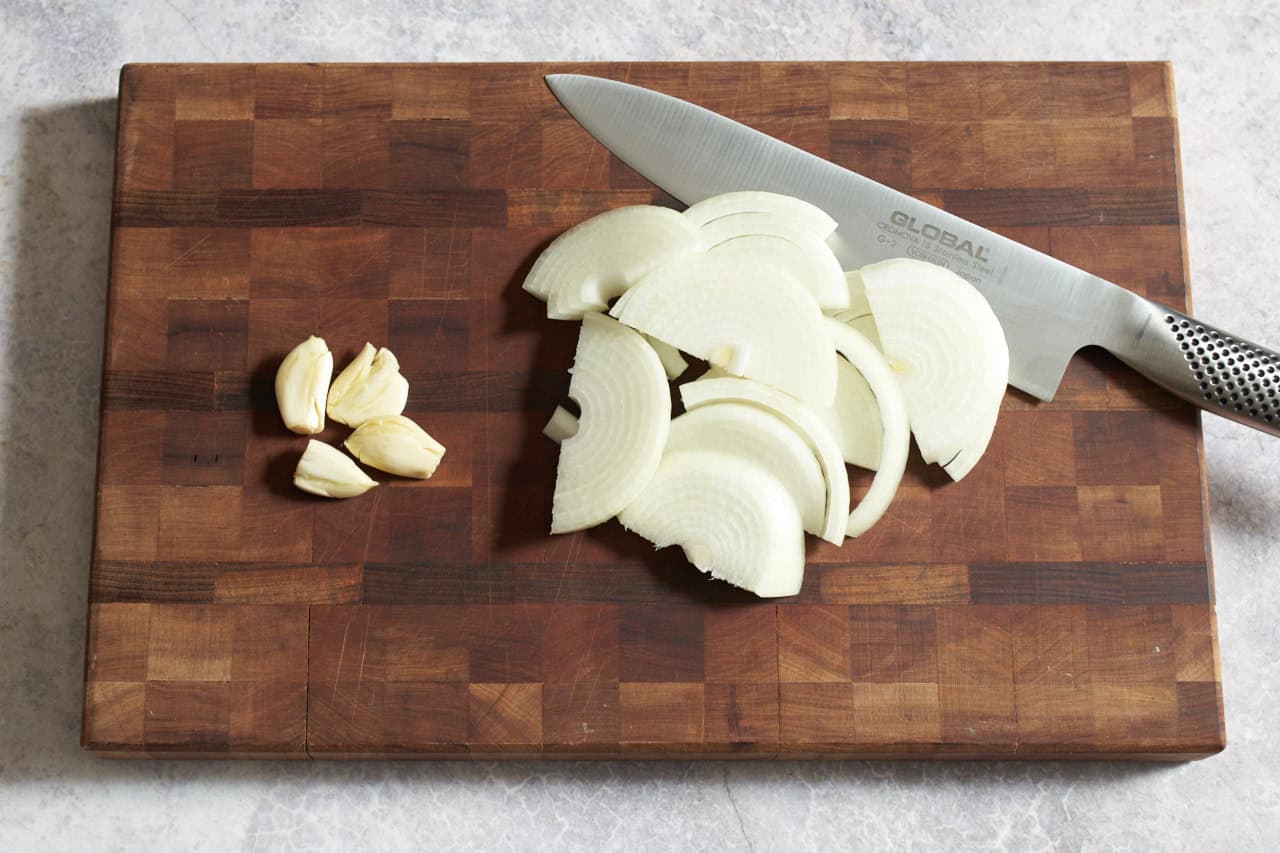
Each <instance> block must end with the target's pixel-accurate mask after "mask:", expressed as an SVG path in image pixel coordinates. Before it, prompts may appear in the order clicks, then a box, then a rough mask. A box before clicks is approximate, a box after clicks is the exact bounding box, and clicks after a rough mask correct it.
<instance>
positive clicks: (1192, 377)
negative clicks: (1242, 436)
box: [1117, 300, 1280, 436]
mask: <svg viewBox="0 0 1280 853" xmlns="http://www.w3.org/2000/svg"><path fill="white" fill-rule="evenodd" d="M1144 301H1147V300H1144ZM1148 305H1149V306H1150V308H1151V312H1150V314H1149V320H1148V322H1147V324H1146V328H1145V331H1144V333H1143V334H1142V335H1141V336H1140V337H1139V340H1138V342H1137V344H1136V345H1134V346H1131V347H1127V348H1126V351H1125V352H1123V353H1117V355H1118V356H1119V357H1120V359H1121V360H1122V361H1124V362H1125V363H1126V364H1128V365H1129V366H1130V367H1132V368H1134V369H1135V370H1137V371H1138V372H1139V373H1141V374H1143V375H1144V376H1146V377H1147V378H1148V379H1150V380H1152V381H1153V382H1156V383H1158V384H1159V385H1162V386H1164V387H1165V388H1166V389H1168V390H1169V391H1172V392H1173V393H1175V394H1177V395H1178V396H1179V397H1182V398H1184V399H1186V400H1189V401H1190V402H1192V403H1195V404H1196V405H1198V406H1200V407H1201V408H1202V409H1205V410H1206V411H1209V412H1214V413H1215V414H1219V415H1222V416H1224V417H1227V418H1230V419H1231V420H1233V421H1239V422H1240V423H1242V424H1247V425H1248V426H1251V427H1254V428H1255V429H1260V430H1262V431H1263V432H1265V433H1269V434H1271V435H1275V436H1280V354H1277V353H1276V352H1273V351H1272V350H1269V349H1267V348H1265V347H1261V346H1258V345H1257V344H1253V343H1249V342H1248V341H1245V340H1241V339H1240V338H1238V337H1236V336H1234V335H1229V334H1227V333H1226V332H1224V331H1222V330H1221V329H1215V328H1214V327H1213V326H1210V325H1209V324H1208V323H1204V322H1201V321H1199V320H1194V319H1192V318H1190V317H1188V316H1186V315H1185V314H1182V313H1180V312H1178V311H1175V310H1173V309H1172V308H1169V307H1167V306H1164V305H1160V304H1158V303H1155V302H1149V301H1148Z"/></svg>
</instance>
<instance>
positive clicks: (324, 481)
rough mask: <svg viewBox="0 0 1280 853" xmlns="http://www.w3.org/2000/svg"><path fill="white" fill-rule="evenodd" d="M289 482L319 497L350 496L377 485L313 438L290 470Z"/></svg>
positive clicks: (336, 451) (333, 449) (339, 453)
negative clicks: (291, 474)
mask: <svg viewBox="0 0 1280 853" xmlns="http://www.w3.org/2000/svg"><path fill="white" fill-rule="evenodd" d="M293 484H294V485H295V486H297V487H298V488H299V489H302V491H304V492H310V493H311V494H313V495H320V496H321V497H326V498H354V497H355V496H356V495H363V494H364V493H365V492H367V491H369V490H370V489H372V488H373V487H374V486H376V485H378V481H377V480H375V479H373V478H372V477H370V476H369V475H368V474H366V473H365V472H363V471H361V470H360V466H359V465H357V464H356V463H355V460H353V459H352V458H351V457H350V456H348V455H346V454H345V453H343V452H342V451H341V450H339V449H338V448H336V447H334V446H333V445H331V444H325V443H324V442H323V441H316V440H315V439H314V438H313V439H311V440H310V441H308V442H307V449H306V450H304V451H303V452H302V458H301V459H299V460H298V467H297V468H296V469H294V472H293Z"/></svg>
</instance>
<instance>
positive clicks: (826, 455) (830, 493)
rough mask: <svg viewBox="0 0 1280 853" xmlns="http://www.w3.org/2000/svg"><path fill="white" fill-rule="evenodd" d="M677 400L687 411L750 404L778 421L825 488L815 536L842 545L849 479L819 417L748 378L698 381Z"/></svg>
mask: <svg viewBox="0 0 1280 853" xmlns="http://www.w3.org/2000/svg"><path fill="white" fill-rule="evenodd" d="M680 399H681V400H682V401H683V402H684V407H685V408H686V409H688V410H693V409H697V408H699V407H701V406H706V405H709V404H711V403H722V402H730V401H731V402H738V403H750V404H752V405H755V406H759V407H761V408H763V409H765V410H766V411H768V412H770V413H772V414H774V415H776V416H777V417H780V418H782V419H783V420H784V421H785V422H786V423H787V424H788V425H789V426H790V427H791V428H792V429H794V430H795V431H796V433H797V434H798V435H799V436H800V437H801V438H802V439H804V442H805V444H807V445H808V446H809V449H810V450H811V451H812V452H813V454H814V456H815V457H817V460H818V467H819V468H821V469H822V476H823V479H824V480H825V481H826V486H827V502H826V514H825V516H824V518H823V522H822V530H821V532H819V533H818V535H819V536H821V537H822V538H823V539H825V540H827V541H828V542H830V543H831V544H832V545H840V544H841V543H843V542H844V536H845V532H844V531H845V527H846V525H847V521H848V514H849V478H848V475H847V474H846V473H845V469H844V459H843V457H842V456H841V455H840V445H839V444H838V443H837V442H836V439H835V436H833V435H832V434H831V432H830V430H828V429H827V426H826V424H825V423H823V421H822V418H821V417H819V415H818V414H817V413H816V412H815V411H814V410H813V409H812V408H811V407H810V406H807V405H805V404H804V403H803V402H801V401H800V400H797V399H795V398H794V397H791V396H789V395H787V394H784V393H782V392H781V391H778V390H777V389H775V388H770V387H768V386H766V385H761V384H760V383H759V382H752V381H751V380H749V379H738V378H730V379H699V380H698V381H697V382H688V383H686V384H684V385H682V386H680Z"/></svg>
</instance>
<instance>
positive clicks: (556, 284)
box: [523, 205, 702, 320]
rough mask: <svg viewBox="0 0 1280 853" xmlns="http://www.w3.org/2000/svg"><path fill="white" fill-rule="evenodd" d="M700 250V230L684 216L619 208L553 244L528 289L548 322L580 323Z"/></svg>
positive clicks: (644, 207) (527, 283) (649, 209)
mask: <svg viewBox="0 0 1280 853" xmlns="http://www.w3.org/2000/svg"><path fill="white" fill-rule="evenodd" d="M701 248H702V244H701V242H700V240H699V238H698V230H697V228H696V227H694V226H693V225H692V223H691V222H690V221H689V220H688V218H686V217H685V216H684V215H683V214H680V213H678V212H676V211H674V210H670V209H668V208H665V207H656V206H653V205H632V206H630V207H619V208H616V209H614V210H610V211H607V212H605V213H602V214H600V215H599V216H595V217H592V218H591V219H588V220H587V221H585V222H581V223H579V224H578V225H575V226H574V227H572V228H570V229H569V230H568V231H566V232H564V233H563V234H561V235H560V236H559V237H557V238H556V239H555V240H554V241H552V243H551V245H550V246H548V247H547V248H546V249H545V250H544V251H543V252H542V254H541V255H539V256H538V259H537V260H536V261H534V264H533V268H532V269H531V270H529V275H528V276H527V277H526V278H525V280H524V285H523V287H524V289H525V290H527V291H528V292H529V293H532V294H533V295H534V296H537V297H538V298H539V299H542V300H544V301H546V302H547V316H548V317H550V318H552V319H553V320H576V319H578V318H580V317H581V316H582V315H583V314H585V313H588V312H591V311H603V310H605V308H606V307H607V306H608V304H609V300H611V299H613V298H614V297H616V296H619V295H620V294H622V293H623V292H624V291H625V290H626V289H627V288H628V287H630V286H631V285H632V284H633V283H634V282H636V281H637V280H639V279H640V278H641V277H642V276H643V275H644V274H645V273H647V272H649V270H652V269H654V268H655V267H657V266H660V265H661V264H663V263H666V262H667V261H669V260H671V259H672V258H676V257H679V256H680V255H683V254H687V253H690V252H696V251H699V250H700V249H701Z"/></svg>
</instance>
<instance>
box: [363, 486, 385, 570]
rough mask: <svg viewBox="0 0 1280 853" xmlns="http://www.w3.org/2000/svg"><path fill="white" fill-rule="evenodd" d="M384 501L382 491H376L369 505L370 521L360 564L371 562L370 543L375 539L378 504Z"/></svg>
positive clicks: (366, 527)
mask: <svg viewBox="0 0 1280 853" xmlns="http://www.w3.org/2000/svg"><path fill="white" fill-rule="evenodd" d="M381 502H382V493H381V492H374V493H373V500H372V501H370V502H369V503H370V506H369V523H368V524H367V525H366V526H365V529H364V547H363V548H362V549H361V550H360V564H361V566H362V567H363V565H364V564H365V563H367V562H369V543H370V542H372V541H373V522H374V519H376V518H377V516H378V504H379V503H381Z"/></svg>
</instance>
